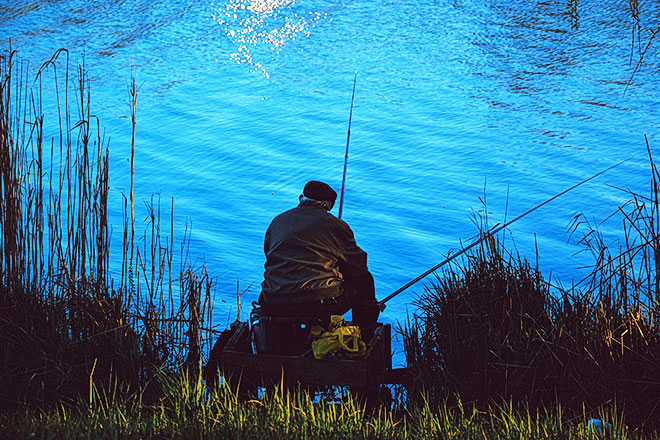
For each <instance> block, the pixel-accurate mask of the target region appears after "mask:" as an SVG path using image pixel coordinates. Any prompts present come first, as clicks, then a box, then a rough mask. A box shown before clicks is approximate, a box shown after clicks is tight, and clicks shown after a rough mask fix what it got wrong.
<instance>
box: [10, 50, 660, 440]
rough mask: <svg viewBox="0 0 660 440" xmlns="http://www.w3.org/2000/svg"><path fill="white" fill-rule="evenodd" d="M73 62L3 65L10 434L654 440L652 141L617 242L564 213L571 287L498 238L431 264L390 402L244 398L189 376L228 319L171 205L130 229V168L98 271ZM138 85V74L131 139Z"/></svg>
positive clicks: (155, 200) (95, 171) (104, 153)
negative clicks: (571, 222) (405, 375)
mask: <svg viewBox="0 0 660 440" xmlns="http://www.w3.org/2000/svg"><path fill="white" fill-rule="evenodd" d="M66 54H67V52H66V51H59V52H58V53H57V54H55V55H54V57H53V59H52V60H50V61H49V62H47V63H45V64H44V65H43V66H42V67H41V69H40V70H39V72H38V73H37V74H36V76H35V77H30V76H27V75H26V74H25V73H24V72H23V71H22V70H21V65H20V64H16V63H15V60H14V59H13V56H12V55H9V56H7V57H5V58H3V59H2V60H1V62H0V79H1V81H2V83H1V85H2V89H1V90H0V95H1V103H2V105H1V106H0V109H1V110H2V113H1V114H0V124H1V125H0V139H1V141H2V142H0V170H1V171H0V184H1V185H0V186H1V187H2V188H3V197H2V199H1V200H0V207H1V213H2V217H1V219H0V226H1V227H2V242H1V249H0V251H1V252H0V268H1V269H2V271H1V272H0V301H1V302H0V310H1V313H2V314H1V315H0V333H2V334H3V337H4V338H5V341H6V344H4V346H3V347H2V348H1V350H2V351H1V352H0V355H1V356H2V359H3V362H4V363H3V371H2V374H1V376H0V387H1V389H2V390H3V394H2V396H0V408H2V410H3V416H2V421H1V422H0V423H2V429H3V430H4V431H6V432H8V433H9V435H10V436H18V437H30V436H32V434H34V436H37V437H41V438H67V437H82V436H88V435H90V434H89V433H94V434H97V435H98V437H99V438H103V437H107V438H116V437H136V438H138V437H139V438H150V437H152V438H157V437H174V438H177V437H179V438H187V437H190V436H192V435H204V436H218V437H224V436H229V437H234V438H245V437H247V438H264V437H265V438H269V437H270V438H282V437H301V438H346V437H356V438H407V437H414V438H437V437H448V438H477V437H478V438H482V437H484V436H487V437H488V438H511V437H549V438H566V437H571V438H580V436H581V435H582V436H588V435H589V434H588V432H587V430H586V427H587V424H588V422H589V420H591V419H592V418H597V419H603V420H605V421H606V422H608V423H611V424H612V425H613V427H614V429H615V430H616V431H617V432H618V433H621V434H623V435H624V436H626V437H633V438H634V437H635V436H637V435H639V436H640V438H641V437H642V435H641V434H638V433H640V432H644V436H643V437H644V438H649V435H650V436H653V435H655V434H653V432H654V431H653V429H655V427H657V421H658V420H660V417H658V411H660V410H659V409H658V407H659V405H657V396H660V390H658V389H657V387H658V386H659V385H658V384H660V377H659V376H658V374H660V373H658V371H659V370H658V368H657V365H659V364H660V328H659V327H658V317H659V316H660V305H659V302H658V292H659V291H660V288H659V284H660V281H659V279H658V276H657V268H658V263H657V261H659V260H658V255H659V254H658V253H657V249H659V248H660V245H659V244H658V243H660V226H659V224H660V222H659V221H658V218H659V217H658V206H659V203H658V182H660V179H659V175H658V172H657V170H656V168H655V166H654V164H653V160H652V158H651V156H650V152H651V150H650V148H649V157H650V167H651V171H652V173H651V181H652V186H651V188H652V191H651V193H650V194H649V195H640V194H633V193H630V194H629V196H630V202H629V203H628V204H626V205H625V206H622V208H621V210H620V214H621V215H622V218H623V220H622V225H623V228H624V229H623V233H622V235H623V236H624V237H625V242H624V243H623V244H625V246H624V245H623V244H622V246H621V247H619V248H617V249H616V250H615V251H610V250H609V248H608V247H607V246H606V245H605V243H603V241H602V239H600V236H599V233H598V230H597V229H596V228H593V227H590V226H589V224H588V223H587V222H585V219H584V218H583V217H580V216H578V217H576V218H575V228H574V231H573V232H574V233H575V234H576V235H577V236H578V237H580V241H581V242H583V243H584V244H585V246H586V247H587V248H588V249H590V250H591V251H592V253H593V255H594V256H595V257H596V258H595V264H594V268H593V273H592V275H591V278H590V279H589V280H587V282H586V283H584V284H583V287H580V288H571V289H564V288H561V287H560V286H554V285H552V283H550V282H549V281H546V280H544V279H543V276H542V275H541V274H540V272H539V270H538V267H536V266H533V265H530V264H529V263H527V262H526V261H525V259H524V258H520V257H519V256H518V255H517V254H516V250H515V246H514V247H513V248H507V247H505V246H504V238H505V237H508V236H505V235H502V236H501V237H499V236H498V237H492V238H491V239H489V240H485V241H484V242H483V246H482V247H481V248H480V249H477V250H476V251H475V253H473V254H469V255H467V256H466V258H465V259H464V260H463V261H462V262H460V263H457V265H454V266H452V267H451V268H449V269H448V270H447V271H445V272H443V273H442V274H438V279H437V283H435V284H431V285H429V286H428V288H427V291H426V293H425V294H424V295H422V296H420V297H419V298H418V299H417V301H416V303H415V306H416V310H414V311H413V312H412V315H411V320H410V321H408V323H407V324H404V325H403V328H402V329H400V332H401V335H402V337H403V339H404V341H405V342H404V346H405V350H406V360H407V364H408V367H409V368H410V371H411V372H412V376H413V378H414V382H413V383H412V384H411V385H410V387H409V388H408V389H407V391H406V392H403V391H401V392H400V394H399V395H398V396H399V397H397V398H396V399H395V403H394V405H393V406H392V407H385V408H380V409H377V410H376V412H375V413H372V412H365V411H364V410H363V409H362V408H361V407H359V405H357V404H356V403H355V402H353V401H352V400H350V398H349V399H347V400H341V401H339V402H335V401H333V402H326V401H324V400H313V399H311V398H309V397H308V396H305V395H300V394H298V395H287V394H286V393H279V394H277V393H276V394H275V395H273V396H266V397H265V398H264V399H257V398H255V399H254V400H248V401H240V400H239V399H238V398H237V395H238V393H237V391H236V390H232V389H229V388H228V387H221V388H219V389H218V390H215V391H207V390H206V388H205V384H204V383H203V382H202V381H201V379H200V378H199V377H198V376H197V375H196V371H197V370H198V368H199V367H200V365H203V364H204V361H205V357H206V355H207V353H208V352H209V349H210V346H211V345H212V343H213V341H214V339H215V336H216V335H217V333H218V330H221V328H217V327H214V326H213V323H212V320H211V317H212V316H213V315H212V305H213V300H212V287H213V283H212V280H211V278H210V277H209V275H208V273H207V272H206V269H205V268H204V267H203V266H202V267H194V266H193V265H192V264H190V263H189V262H190V260H189V258H188V257H187V256H186V251H185V249H186V248H185V240H184V244H183V245H182V246H178V245H176V246H175V244H174V239H173V237H174V225H173V221H172V220H171V218H172V217H171V214H170V224H169V228H168V227H167V226H162V223H161V217H164V218H167V217H168V216H167V215H165V216H162V215H161V204H160V199H159V197H153V196H152V197H151V198H150V199H149V201H148V202H147V203H146V204H147V207H148V209H149V212H150V215H149V216H148V218H147V219H146V223H145V224H144V225H143V228H144V230H145V232H144V233H140V232H139V230H140V229H141V227H140V226H139V225H137V222H136V220H135V215H134V213H133V212H134V209H133V207H134V205H135V203H136V201H135V200H136V196H135V194H134V193H133V183H132V177H131V183H130V186H129V188H130V190H129V191H128V192H127V193H125V194H124V195H123V204H124V212H123V219H124V224H123V230H122V233H121V235H119V237H120V241H121V246H120V251H119V252H118V257H119V259H120V260H121V262H120V263H118V262H114V261H116V260H113V263H112V264H111V260H110V257H111V250H112V249H113V247H112V246H111V243H110V225H109V222H108V208H107V206H108V205H107V203H108V157H109V151H108V149H107V147H106V145H105V144H104V139H103V136H102V135H101V130H100V128H99V127H100V122H99V121H98V120H96V119H95V117H94V116H93V112H92V111H91V110H90V102H91V95H90V93H89V88H88V84H87V80H86V72H85V70H84V68H83V67H80V68H79V69H78V71H77V74H78V80H77V82H76V89H77V90H76V95H77V96H79V101H78V102H77V103H76V104H77V109H78V112H77V113H75V114H73V113H71V110H70V108H71V107H70V106H69V103H68V101H67V99H68V96H69V94H68V85H69V82H70V79H69V77H68V75H69V69H68V64H65V65H62V64H59V61H61V58H62V57H64V56H65V55H66ZM58 66H59V67H58ZM58 69H60V70H58ZM56 72H59V75H60V76H59V78H60V80H62V81H63V84H59V83H57V82H56V86H61V88H60V89H59V90H62V101H61V102H60V101H59V100H58V103H57V108H58V110H59V114H60V115H62V117H61V119H60V133H59V139H58V138H53V140H52V141H48V140H45V139H44V138H45V134H44V132H43V131H42V130H43V118H44V114H43V113H42V112H41V111H40V109H41V104H42V103H41V102H40V101H39V100H40V94H39V93H38V88H35V87H34V86H33V84H39V87H41V86H42V83H41V82H42V81H45V77H46V75H47V74H48V75H50V76H49V77H53V76H54V77H55V78H54V80H55V81H58V79H57V75H53V73H56ZM44 86H46V85H44ZM138 95H139V88H138V86H137V83H136V81H135V80H133V81H132V82H131V87H130V96H131V101H132V102H131V107H132V111H133V114H132V116H133V118H132V122H133V137H134V136H135V127H136V117H135V112H136V111H137V108H138V105H137V104H138ZM131 161H132V159H131ZM130 163H131V168H132V162H130ZM165 222H166V221H165ZM585 225H586V226H587V228H586V229H583V227H584V226H585ZM480 227H481V228H482V233H484V232H485V231H488V230H489V226H488V221H487V219H484V223H481V224H480ZM116 236H117V235H115V237H116ZM184 236H185V234H184ZM500 238H501V240H500ZM179 248H180V249H181V251H180V255H181V256H180V257H177V255H176V254H179ZM177 258H179V260H180V261H177ZM113 267H119V268H120V269H119V270H118V274H119V276H118V277H113V276H112V272H113V270H112V268H113ZM177 267H178V269H177ZM557 292H559V294H558V293H557ZM237 295H238V298H239V300H240V294H239V292H237ZM181 372H184V373H181ZM187 377H193V378H192V379H188V378H187ZM457 396H460V398H458V397H457ZM557 400H558V402H557ZM501 402H510V403H505V404H502V403H501ZM649 432H651V434H648V433H649ZM585 438H588V437H585ZM651 438H653V437H651Z"/></svg>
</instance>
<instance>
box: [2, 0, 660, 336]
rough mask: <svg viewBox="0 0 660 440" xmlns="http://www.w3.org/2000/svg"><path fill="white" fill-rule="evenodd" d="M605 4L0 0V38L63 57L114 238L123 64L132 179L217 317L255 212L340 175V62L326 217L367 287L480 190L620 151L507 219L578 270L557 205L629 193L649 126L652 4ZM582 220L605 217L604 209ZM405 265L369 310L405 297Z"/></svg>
mask: <svg viewBox="0 0 660 440" xmlns="http://www.w3.org/2000/svg"><path fill="white" fill-rule="evenodd" d="M607 3H608V4H607V5H605V4H603V2H596V1H580V2H577V1H576V2H566V1H552V0H548V1H534V2H528V1H524V2H512V1H510V0H492V1H488V2H485V1H469V0H468V1H449V0H446V1H423V2H422V1H419V0H393V1H388V2H374V1H369V0H355V1H348V0H346V1H331V0H324V1H311V0H310V1H300V0H254V1H247V0H232V1H229V2H221V1H199V0H115V1H109V0H106V1H101V0H95V1H82V0H78V1H76V0H61V1H45V0H43V1H38V0H32V1H28V0H14V1H12V2H6V1H5V2H3V3H2V4H0V39H1V40H2V41H3V43H5V47H7V46H8V41H9V39H11V45H12V47H13V48H14V49H17V50H18V51H19V56H20V57H21V58H22V59H24V60H28V61H29V62H30V63H31V65H32V67H33V69H34V70H36V68H37V67H38V66H39V65H40V64H41V63H42V62H44V61H45V60H47V59H49V58H50V56H51V55H52V54H53V53H54V52H55V50H57V49H58V48H60V47H65V48H68V49H69V52H70V58H71V63H72V65H76V64H78V63H79V62H82V59H83V57H84V60H85V64H86V67H87V70H88V72H89V75H90V80H91V88H92V107H93V113H94V114H96V116H98V117H99V119H100V121H101V125H102V126H103V127H104V129H105V134H106V138H109V146H110V154H111V181H110V184H111V187H112V188H111V197H112V200H111V202H110V203H111V216H112V218H111V222H112V223H113V224H114V225H115V235H114V236H113V239H114V242H115V243H119V242H120V241H121V237H120V233H118V232H117V231H119V230H120V228H121V199H122V197H121V194H122V193H128V187H129V164H128V158H129V157H130V144H131V142H130V141H131V139H130V138H131V128H130V106H129V93H128V83H129V80H130V76H131V69H132V68H133V69H134V71H135V72H137V77H138V83H139V84H140V85H141V88H140V92H139V97H138V107H137V118H138V119H137V138H136V189H135V192H136V194H137V198H138V200H140V199H147V198H149V196H150V195H151V194H152V193H160V195H161V197H162V199H163V205H164V206H169V203H170V202H169V200H170V198H172V197H173V198H174V205H175V241H177V240H179V239H181V238H182V236H183V230H184V227H185V224H186V222H188V223H189V224H190V225H192V240H191V248H190V253H191V255H192V256H193V257H194V258H196V260H194V261H196V262H197V263H198V264H201V263H205V264H206V265H207V267H208V269H209V271H210V273H211V275H212V276H213V277H214V278H215V279H216V280H217V284H216V304H215V317H216V323H223V322H226V321H231V320H233V319H234V316H235V313H236V301H235V293H236V283H237V281H238V283H239V285H240V286H241V289H244V288H247V287H248V286H249V285H252V287H251V288H250V289H249V291H248V292H247V293H246V294H245V296H244V299H243V301H244V303H247V302H249V301H252V300H254V299H255V298H256V296H257V295H258V292H259V288H258V286H259V283H260V281H261V276H262V266H263V262H264V257H263V250H262V240H263V233H264V231H265V229H266V227H267V226H268V224H269V222H270V220H271V218H272V217H273V216H274V215H275V214H277V213H279V212H281V211H283V210H285V209H288V208H290V207H292V206H294V205H295V204H296V202H297V196H298V194H299V193H300V192H301V189H302V187H303V185H304V184H305V182H306V181H307V180H310V179H319V180H325V181H326V182H328V183H330V184H331V185H332V186H334V187H335V189H337V190H338V189H339V188H340V186H341V175H342V167H343V161H344V148H345V145H346V133H347V127H348V115H349V109H350V99H351V88H352V84H353V78H354V74H355V72H357V89H356V94H355V107H354V110H353V121H352V132H351V138H350V156H349V163H348V175H347V186H346V198H345V202H344V213H343V218H344V219H345V220H346V221H347V222H348V223H349V224H350V225H351V226H352V228H353V230H354V232H355V236H356V238H357V241H358V244H359V245H360V246H361V247H363V248H364V249H365V250H366V251H367V252H368V253H369V265H370V268H371V270H372V272H373V274H374V276H375V279H376V289H377V296H379V297H381V298H382V297H384V296H386V295H387V294H389V293H391V292H392V291H394V290H395V289H397V288H398V287H400V286H401V285H403V284H405V283H406V282H407V281H409V280H410V279H412V278H414V277H415V276H417V275H418V274H419V273H422V272H424V271H425V270H426V269H427V268H429V267H431V266H433V265H435V264H436V263H438V262H439V261H441V260H442V259H443V258H444V256H445V255H447V253H448V252H449V251H450V250H452V249H454V250H455V249H457V248H458V247H459V246H460V243H461V242H463V243H467V242H469V241H470V238H471V237H473V236H474V235H475V233H476V228H475V226H474V224H473V223H472V221H471V218H472V216H473V213H474V212H478V213H480V214H481V215H484V214H485V212H484V209H483V205H482V203H481V201H480V198H481V199H484V197H485V198H486V202H487V206H488V217H489V221H490V222H491V223H493V224H494V223H496V222H502V221H503V220H504V219H505V214H506V218H507V219H511V218H513V217H514V216H516V215H518V214H520V213H522V212H524V211H526V210H527V209H529V208H531V207H533V206H534V205H536V204H538V203H540V202H542V201H544V200H546V199H547V198H549V197H551V196H552V195H554V194H556V193H559V192H560V191H562V190H564V189H566V188H568V187H570V186H571V185H573V184H575V183H577V182H579V181H581V180H582V179H585V178H587V177H589V176H591V175H593V174H595V173H597V172H599V171H601V170H603V169H605V168H607V167H609V166H611V165H613V164H615V163H617V162H619V161H621V160H623V159H626V158H628V157H631V156H632V159H631V160H629V161H628V162H626V163H624V164H622V165H620V166H619V167H617V168H616V169H614V170H612V171H610V172H608V173H607V174H605V175H603V176H601V177H599V178H598V179H596V180H594V181H592V182H590V183H588V184H586V185H584V186H582V187H580V188H579V189H576V190H575V191H572V192H571V193H569V194H567V195H565V196H563V197H561V198H560V199H558V200H556V201H554V202H552V204H550V205H548V206H546V207H544V208H542V209H541V210H539V211H537V212H535V213H534V214H531V215H530V216H528V217H526V218H524V219H523V220H520V221H519V222H517V223H515V224H514V225H513V226H512V227H511V232H512V234H513V238H514V239H515V244H516V246H517V248H518V250H519V251H520V253H521V254H522V255H523V256H526V257H527V258H529V259H530V260H534V259H535V255H534V249H535V247H538V250H539V260H540V261H539V263H540V267H541V269H542V271H543V273H544V274H545V275H546V276H550V275H552V278H553V280H556V281H557V282H562V283H564V284H570V283H571V282H572V281H573V280H579V279H580V278H581V277H582V276H584V274H585V273H586V271H588V269H583V268H582V267H584V266H588V265H589V264H590V263H591V258H590V256H589V255H588V254H587V253H584V252H579V251H580V250H581V249H582V248H581V247H578V246H576V245H575V244H574V243H572V242H567V240H568V236H567V234H566V228H567V226H568V225H569V223H570V221H571V219H572V218H573V216H574V215H575V213H576V212H579V211H581V212H584V213H585V214H586V215H587V216H588V218H590V219H592V220H593V221H594V222H595V223H598V222H600V221H602V220H604V219H605V218H606V217H608V215H609V214H611V213H612V212H614V211H615V210H616V209H617V207H618V206H620V205H621V204H622V203H624V201H625V200H626V199H627V197H626V194H625V193H624V192H622V191H620V190H619V189H617V188H615V187H619V188H629V189H631V190H633V191H637V192H641V193H644V194H645V193H646V191H647V188H648V182H649V178H650V174H649V166H648V159H647V154H646V146H645V140H644V135H645V134H646V135H647V136H648V139H649V142H650V144H651V147H652V149H653V150H658V144H659V143H660V141H659V139H658V135H659V134H660V125H659V123H660V120H659V119H658V110H660V106H659V104H660V96H659V93H658V92H659V89H658V85H659V84H660V62H659V61H660V58H659V56H658V55H659V53H658V51H659V48H660V40H653V39H652V33H651V31H652V30H655V29H656V28H657V27H658V24H659V23H660V5H658V4H655V3H653V2H642V3H640V4H639V8H638V10H634V9H631V3H630V2H629V1H628V0H625V1H623V0H622V1H616V2H607ZM571 4H576V8H577V9H576V10H575V11H571V10H570V8H569V6H570V5H571ZM633 5H634V4H633ZM649 43H650V44H649ZM642 55H643V63H641V64H640V65H638V62H639V60H640V58H642ZM132 66H133V67H132ZM633 73H634V75H633ZM631 78H632V79H631ZM44 93H46V94H47V93H49V92H48V91H44ZM53 123H54V121H53ZM507 194H508V198H507ZM137 207H138V214H137V218H138V219H141V218H143V217H144V216H146V214H145V212H146V211H145V210H144V209H143V207H142V205H141V204H140V203H138V204H137ZM336 209H337V208H335V210H336ZM335 213H336V211H335ZM165 218H167V216H165ZM166 229H167V228H166ZM602 230H603V232H604V233H605V237H606V240H607V241H608V242H612V243H614V241H615V240H616V239H617V238H620V237H621V231H620V223H619V222H618V221H616V220H609V221H608V222H607V223H605V224H604V225H602ZM507 240H511V239H510V238H509V237H507ZM509 243H511V242H510V241H509ZM511 246H513V244H511ZM117 258H118V257H115V259H116V261H119V260H118V259H117ZM423 285H424V284H423V283H419V284H417V285H415V286H413V287H412V288H411V289H409V290H408V291H406V292H404V293H403V294H401V295H400V296H398V297H396V298H395V299H393V300H392V301H391V302H390V303H389V304H388V308H387V309H386V311H385V312H384V314H383V315H382V319H383V320H384V321H386V322H396V321H397V320H401V319H404V318H405V314H406V312H407V311H411V312H412V311H414V308H412V307H411V305H410V304H411V301H412V299H413V298H414V297H415V295H416V294H418V293H420V292H421V291H422V289H423Z"/></svg>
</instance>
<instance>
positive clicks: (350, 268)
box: [337, 221, 369, 276]
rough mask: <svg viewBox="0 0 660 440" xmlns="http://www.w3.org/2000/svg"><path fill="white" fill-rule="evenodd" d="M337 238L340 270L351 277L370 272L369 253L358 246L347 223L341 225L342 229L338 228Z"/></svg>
mask: <svg viewBox="0 0 660 440" xmlns="http://www.w3.org/2000/svg"><path fill="white" fill-rule="evenodd" d="M337 238H338V245H339V252H338V259H339V270H340V271H341V272H342V273H343V274H345V275H349V276H351V275H352V276H358V275H363V274H364V273H365V272H369V268H368V266H367V253H366V252H365V251H363V250H362V249H361V248H360V247H359V246H358V245H357V243H356V242H355V237H354V236H353V231H352V230H351V228H350V227H349V226H348V224H347V223H345V222H343V221H342V222H341V223H340V227H339V228H337Z"/></svg>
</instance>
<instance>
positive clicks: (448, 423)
mask: <svg viewBox="0 0 660 440" xmlns="http://www.w3.org/2000/svg"><path fill="white" fill-rule="evenodd" d="M161 381H162V382H163V384H164V386H163V390H164V392H163V395H162V396H161V397H160V398H159V399H158V400H157V401H155V402H152V403H149V404H147V403H145V402H144V400H143V399H142V398H141V396H140V395H139V394H134V393H133V394H131V393H129V392H128V391H127V390H126V389H122V388H121V385H120V383H118V382H111V383H108V384H106V386H104V387H97V386H96V385H94V386H93V387H92V392H91V394H90V396H91V398H90V399H82V398H81V399H80V400H79V401H78V402H77V403H76V404H75V405H73V406H69V407H64V406H62V407H59V408H58V409H55V410H51V411H47V412H39V411H37V412H31V413H29V414H21V415H18V416H16V415H13V416H7V415H6V414H5V415H3V416H0V429H1V430H2V431H3V432H4V433H5V435H6V436H7V438H98V439H105V438H108V439H109V438H112V439H114V438H172V439H177V438H182V439H183V438H185V439H188V438H228V439H251V438H254V439H269V438H273V439H276V438H296V439H298V438H299V439H346V438H365V439H406V438H415V439H437V438H447V439H476V438H479V439H482V438H488V439H498V438H502V439H512V438H520V439H528V438H548V439H565V438H572V439H593V438H614V437H596V436H594V435H593V434H592V433H590V431H589V430H588V429H587V424H588V420H589V417H587V416H586V415H582V416H580V417H576V418H573V419H571V420H568V421H567V420H566V419H565V417H564V415H563V414H562V412H561V407H554V409H553V411H552V412H544V411H532V410H530V409H529V408H528V407H518V408H516V407H515V406H514V405H512V404H504V405H499V406H497V405H493V406H490V407H487V408H485V410H483V411H480V410H476V409H470V410H468V409H466V408H465V407H464V406H463V405H462V404H461V402H460V400H459V401H458V404H457V405H456V404H454V403H452V404H442V405H439V406H437V407H436V406H432V405H430V403H429V402H428V400H427V401H424V402H423V403H422V404H420V405H416V406H413V407H410V408H406V409H403V408H400V409H394V410H391V409H380V410H379V411H376V412H374V413H366V412H365V411H364V410H363V409H362V408H361V407H360V406H359V405H357V404H356V402H355V401H354V400H352V399H351V398H350V397H348V398H347V400H345V401H344V402H342V403H341V404H335V403H327V402H325V401H323V400H321V401H313V400H311V399H310V398H309V396H308V395H307V394H305V393H303V392H294V393H282V392H280V391H279V390H276V391H275V392H274V393H273V394H272V395H269V396H265V397H264V398H263V399H261V400H252V401H247V402H241V401H240V400H239V399H238V398H237V393H236V390H231V389H229V388H227V387H219V388H217V389H216V390H214V391H211V392H209V391H208V390H207V389H206V388H205V386H204V384H203V383H202V381H201V380H200V379H199V376H197V378H194V377H191V376H188V375H186V374H182V375H177V376H169V377H167V378H162V379H161ZM598 416H599V418H602V419H603V420H606V421H610V422H611V423H612V424H613V431H612V432H613V433H614V435H615V436H619V435H620V436H622V437H621V438H631V439H634V438H648V439H653V438H658V436H657V435H655V434H653V433H651V434H649V433H648V432H647V433H644V435H642V434H641V433H638V432H630V431H628V430H627V428H626V427H625V426H622V425H621V424H620V417H619V415H618V414H616V412H612V413H601V414H599V415H598Z"/></svg>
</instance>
